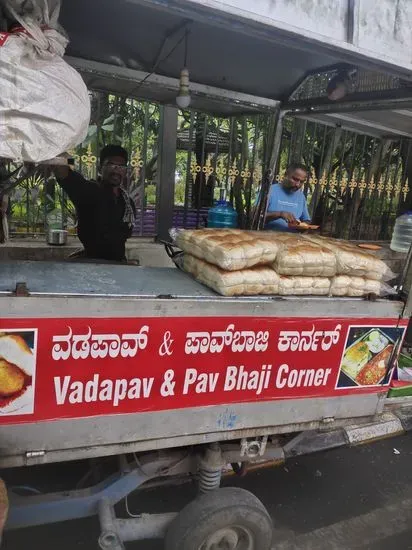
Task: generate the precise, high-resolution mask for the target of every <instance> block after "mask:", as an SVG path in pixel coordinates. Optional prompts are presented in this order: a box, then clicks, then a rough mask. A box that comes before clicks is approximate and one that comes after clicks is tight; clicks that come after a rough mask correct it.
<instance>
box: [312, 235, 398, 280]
mask: <svg viewBox="0 0 412 550" xmlns="http://www.w3.org/2000/svg"><path fill="white" fill-rule="evenodd" d="M304 238H305V239H306V240H308V241H310V242H313V243H315V244H319V245H321V246H323V247H324V248H327V249H329V250H330V251H332V252H333V253H334V254H335V255H336V262H337V264H336V266H337V274H338V275H349V276H351V277H365V278H366V279H373V280H375V281H381V280H384V281H390V280H391V279H393V278H395V277H396V275H395V274H394V273H392V271H391V270H390V269H389V267H388V266H387V265H386V264H385V262H384V261H382V260H381V259H380V258H377V257H376V256H374V254H372V253H371V252H367V251H366V250H362V249H360V248H359V247H358V246H357V245H356V244H354V243H351V242H348V241H342V240H338V239H331V238H329V237H320V236H318V235H316V236H306V235H305V237H304Z"/></svg>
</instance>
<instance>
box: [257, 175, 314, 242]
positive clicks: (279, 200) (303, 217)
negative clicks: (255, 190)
mask: <svg viewBox="0 0 412 550" xmlns="http://www.w3.org/2000/svg"><path fill="white" fill-rule="evenodd" d="M282 211H283V212H290V213H291V214H293V215H294V216H295V218H296V219H297V220H300V221H302V222H303V221H308V220H310V216H309V211H308V204H307V202H306V197H305V195H304V194H303V191H295V192H294V193H286V191H285V190H284V189H283V187H282V186H281V185H280V184H279V183H274V184H273V185H272V187H271V189H270V194H269V201H268V210H267V213H268V214H270V213H271V212H282ZM265 229H274V230H275V231H291V232H294V231H295V229H291V228H290V227H289V226H288V222H286V221H285V220H283V219H282V218H279V219H278V220H272V221H270V222H267V223H266V225H265Z"/></svg>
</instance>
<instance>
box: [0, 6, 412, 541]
mask: <svg viewBox="0 0 412 550" xmlns="http://www.w3.org/2000/svg"><path fill="white" fill-rule="evenodd" d="M75 4H76V3H74V5H75ZM104 4H105V5H106V8H107V9H109V5H110V2H106V3H104ZM124 4H125V5H124V8H125V10H126V7H127V9H129V8H130V5H132V4H133V6H135V5H138V6H141V9H142V11H141V12H139V13H141V15H142V18H141V23H140V24H142V25H143V24H145V21H146V19H145V17H149V15H150V16H152V17H154V14H157V15H158V21H164V20H165V18H166V20H167V16H169V17H170V20H171V21H173V22H176V21H175V20H176V19H178V18H179V17H180V18H181V17H183V18H185V17H187V16H188V15H190V17H192V18H193V21H195V23H196V22H199V21H201V23H199V25H204V24H206V23H205V18H206V19H207V20H208V23H207V24H208V25H212V23H211V19H213V18H214V19H215V22H214V23H213V24H216V29H217V31H216V32H217V33H219V32H220V31H221V29H222V22H224V20H225V17H227V10H226V12H225V17H223V15H222V13H221V12H219V9H218V7H216V6H206V7H205V8H202V9H201V10H200V11H198V10H199V8H198V7H196V9H195V7H194V5H195V4H197V2H181V3H179V5H176V6H171V7H170V6H166V8H165V6H161V4H162V3H161V2H141V3H140V2H139V3H135V2H130V3H128V2H125V3H124ZM150 4H153V6H155V7H154V8H153V6H150ZM207 4H210V5H212V4H215V3H214V2H209V3H207ZM222 4H223V3H222ZM228 4H229V3H228ZM231 4H236V2H232V3H231ZM261 4H266V3H264V2H262V3H261ZM267 4H270V3H269V2H268V3H267ZM286 4H287V3H286V2H285V6H286ZM348 4H349V5H352V3H351V2H349V3H348ZM67 6H69V3H67ZM149 8H150V9H151V8H153V10H154V11H153V12H150V9H149ZM185 8H187V12H185ZM212 8H213V9H214V11H213V10H212ZM65 9H66V10H69V8H68V7H67V8H65ZM71 9H72V7H71V4H70V10H71ZM88 9H90V8H87V10H88ZM145 10H146V11H145ZM147 10H148V11H147ZM208 10H209V11H208ZM67 13H69V12H67ZM71 13H72V14H74V13H75V11H74V8H73V12H71ZM87 13H89V12H87ZM87 13H86V14H85V18H86V19H87ZM119 13H120V14H121V15H120V16H121V17H123V14H122V12H121V10H120V12H119ZM350 13H351V14H352V16H353V13H352V12H350ZM148 14H149V15H148ZM232 16H233V17H234V15H233V13H232ZM255 16H256V17H250V21H249V24H250V27H247V24H246V21H245V20H246V14H245V13H244V12H242V13H241V14H239V17H240V18H241V21H240V20H239V21H238V25H239V29H240V30H239V29H238V30H239V35H241V33H243V32H245V30H247V32H248V34H247V33H246V34H247V35H248V36H249V37H250V35H251V34H252V33H253V31H255V32H256V35H258V37H259V40H260V41H261V44H265V43H266V44H269V43H270V44H271V47H273V42H271V40H270V39H269V37H268V36H267V32H268V28H267V22H265V23H264V24H263V23H262V14H261V15H260V16H259V17H258V14H255ZM69 19H70V18H69V17H68V20H67V21H68V22H69ZM350 20H351V19H350V18H349V21H350ZM236 21H237V20H236ZM344 21H346V19H344ZM64 23H65V21H64V20H63V24H64ZM341 23H342V24H343V22H342V21H341ZM345 24H346V23H345ZM242 25H243V27H242ZM273 27H274V28H273V29H272V31H273V32H274V33H275V34H276V33H280V35H282V37H283V38H282V41H281V42H282V44H281V46H279V47H280V49H281V50H282V51H283V50H284V49H285V48H287V38H288V36H289V35H288V33H287V32H286V31H285V30H284V29H283V30H280V28H281V27H282V25H278V26H276V25H275V24H273ZM283 27H284V25H283ZM335 30H336V29H335ZM69 31H70V29H69ZM346 31H347V32H348V36H349V37H350V36H352V40H353V21H352V27H351V29H346ZM233 32H234V31H233ZM308 33H309V31H308V30H306V31H304V32H303V35H302V36H303V37H302V40H303V43H307V44H308V47H309V46H310V47H312V46H313V45H314V46H315V49H316V50H319V49H321V42H322V41H321V40H320V38H319V37H317V38H315V39H313V40H309V37H308ZM195 34H196V33H195ZM292 34H293V32H292ZM309 34H310V33H309ZM201 36H202V35H201V33H199V40H201ZM285 37H286V46H285ZM290 37H291V36H289V38H290ZM238 39H239V40H240V42H241V36H240V37H239V36H238ZM324 42H325V41H324ZM74 43H75V46H74V47H73V52H72V54H74V53H75V49H76V41H75V42H74ZM301 46H302V44H301ZM333 48H335V50H336V52H338V54H337V55H344V51H345V52H346V53H345V55H348V56H349V57H350V58H351V59H352V60H353V59H356V60H359V61H362V62H364V63H366V64H369V63H370V64H372V65H379V64H380V63H383V64H385V65H386V66H387V67H389V66H390V67H391V70H395V69H396V67H395V65H396V64H395V62H394V61H393V60H388V59H386V60H385V61H382V60H380V59H379V54H378V53H375V55H374V56H372V54H370V53H369V54H366V52H365V51H363V50H362V48H361V47H355V46H354V45H353V44H352V45H351V44H350V43H347V44H346V45H345V44H343V41H341V43H339V44H337V43H335V44H332V45H331V44H328V45H326V43H325V44H323V54H324V56H325V57H327V55H326V52H330V51H331V50H333ZM86 50H87V47H86V46H85V51H86ZM368 56H369V57H368ZM92 57H93V56H92V55H91V54H90V58H92ZM372 58H373V59H372ZM402 59H403V60H404V65H405V66H402V64H401V63H399V66H398V70H399V71H400V73H402V74H403V75H405V74H410V73H408V71H410V68H407V67H406V61H405V58H404V57H403V58H402ZM72 62H73V65H75V66H76V67H78V68H79V69H81V70H82V72H83V75H84V76H85V78H86V81H88V83H89V84H90V85H95V86H97V87H98V88H104V87H106V86H108V85H109V83H110V84H111V85H113V86H114V87H117V88H119V87H123V89H125V88H126V89H127V88H129V89H130V90H133V87H134V88H136V81H137V82H138V83H139V82H140V85H139V89H138V90H135V92H136V94H138V95H139V94H143V95H145V94H148V93H149V91H148V90H149V87H148V83H149V82H150V79H147V80H146V81H145V82H144V83H142V80H143V79H142V78H141V77H142V75H141V74H140V73H139V74H138V75H137V76H136V74H135V75H134V76H133V75H132V72H133V71H132V69H125V68H124V67H123V66H121V65H120V66H117V67H113V66H111V64H110V63H109V62H107V61H106V63H105V64H104V65H103V64H102V63H101V62H100V61H99V62H92V61H90V60H89V61H88V60H84V59H80V58H79V59H77V60H76V59H72ZM394 67H395V68H394ZM128 71H130V73H129V74H128ZM137 72H138V71H136V73H137ZM153 72H154V70H153ZM120 73H121V74H120ZM132 76H133V78H132ZM143 78H144V77H143ZM154 80H155V85H154V86H153V87H152V97H155V96H156V97H157V98H158V99H159V100H162V101H168V97H169V96H170V94H171V93H175V88H174V87H175V86H176V82H174V81H173V79H170V78H168V77H166V76H162V77H156V78H155V79H154ZM210 80H212V79H211V78H210ZM239 87H240V86H239ZM193 89H194V96H195V101H197V102H198V103H201V102H202V101H205V96H207V94H208V93H209V96H210V97H211V98H212V102H216V101H217V99H216V98H217V96H219V101H221V102H222V103H223V104H225V105H228V104H230V102H233V103H234V105H235V108H236V109H239V108H241V107H242V106H243V107H244V106H245V105H246V104H248V105H249V107H250V108H253V109H257V110H259V108H260V107H261V108H262V109H266V108H273V107H274V108H276V109H278V108H279V105H278V104H277V102H273V100H263V99H261V100H259V99H258V98H256V97H255V98H253V97H250V96H247V95H246V94H243V95H242V94H240V95H239V94H234V93H232V92H227V93H224V92H223V91H222V90H220V91H218V90H217V89H216V88H210V89H208V85H207V84H202V85H199V86H196V85H195V86H194V87H193ZM404 93H405V97H404V101H405V103H404V107H405V108H407V104H406V99H408V98H409V96H408V94H407V93H406V92H404ZM408 93H409V92H408ZM156 94H157V95H156ZM409 100H410V98H409ZM380 101H381V104H380V105H381V106H382V105H384V104H385V102H387V101H389V100H388V98H381V99H380ZM350 105H352V104H351V103H350V102H348V105H345V108H348V107H349V106H350ZM239 106H240V107H239ZM259 106H260V107H259ZM391 106H393V105H392V104H390V105H389V107H391ZM352 107H353V105H352ZM389 107H388V108H389ZM288 108H290V106H289V107H288ZM320 109H321V106H319V110H320ZM322 114H323V115H325V116H327V115H330V108H329V111H328V112H327V113H326V114H325V113H324V112H323V113H322ZM311 116H313V109H312V111H311ZM172 123H173V118H172ZM357 124H365V122H364V121H362V120H360V122H359V121H358V122H357ZM165 134H166V137H167V128H166V130H165ZM164 141H165V144H164V145H165V148H166V154H165V155H164V158H165V162H166V167H165V168H164V169H165V171H166V168H167V158H168V154H167V143H166V138H164ZM273 154H274V157H275V156H276V140H275V145H274V153H273ZM0 267H1V270H0V300H1V312H2V313H1V321H0V322H1V324H0V332H1V338H0V354H2V353H3V355H4V353H6V352H5V351H4V350H3V352H2V351H1V345H3V346H7V350H6V351H7V353H9V354H10V355H11V356H13V357H14V363H15V364H17V365H18V364H20V365H24V366H25V368H24V370H25V372H26V373H27V374H28V376H26V378H24V379H21V380H19V379H18V378H17V379H16V378H13V380H12V382H8V383H13V384H15V387H17V388H19V391H18V392H17V393H18V395H17V398H16V394H14V397H13V399H8V398H7V397H6V396H5V397H4V398H3V400H2V401H3V402H2V406H1V416H0V423H1V433H2V437H1V447H0V465H1V467H2V468H16V467H26V466H32V465H39V464H43V465H44V464H51V463H55V462H65V461H74V460H88V459H94V460H99V459H102V458H103V457H108V456H116V457H118V467H117V470H116V471H113V472H111V473H110V475H108V476H107V477H106V478H104V479H99V480H98V482H96V483H95V484H92V483H91V484H88V485H87V487H86V488H82V489H73V490H65V491H64V492H61V493H49V494H36V495H27V494H25V495H24V496H23V495H22V494H21V492H20V494H18V491H14V490H13V487H11V488H9V497H10V512H9V518H8V528H10V529H13V528H19V527H25V526H29V525H39V524H44V523H51V522H58V521H63V520H69V519H75V518H81V517H87V516H92V515H98V516H99V520H100V525H101V535H100V539H99V544H100V547H101V548H103V549H108V550H120V549H121V548H124V543H125V542H128V541H134V540H140V539H148V538H154V537H157V538H162V537H163V536H165V539H166V543H165V544H166V548H167V549H169V550H177V549H182V550H183V549H184V550H199V549H200V548H202V549H203V548H210V549H211V548H233V549H236V548H256V549H258V550H264V549H269V548H270V544H271V539H272V525H271V521H270V518H269V516H268V513H267V512H266V510H265V509H264V507H263V505H262V504H261V503H260V502H259V501H258V500H257V499H256V498H255V497H254V496H253V495H251V494H250V493H248V492H246V491H243V490H240V489H231V488H226V489H219V486H220V480H221V476H222V472H224V471H225V469H226V465H227V464H232V465H233V468H234V469H235V470H236V471H239V470H240V471H242V470H243V471H244V469H245V464H248V463H256V462H257V463H260V462H262V461H264V460H266V461H269V462H270V461H271V462H272V463H279V462H282V461H284V460H285V459H287V458H288V457H290V456H295V455H297V454H303V453H306V452H313V451H317V450H321V449H327V448H332V447H338V446H341V445H347V444H352V445H356V444H358V443H361V442H367V441H372V440H375V439H377V438H380V437H388V436H390V435H396V434H400V433H403V432H405V431H407V430H409V429H410V428H411V426H412V421H411V419H412V409H411V408H410V404H409V401H408V398H405V399H401V400H391V402H390V403H388V400H387V393H388V385H389V382H390V375H391V373H392V371H393V367H394V365H395V362H396V356H397V353H398V352H399V349H400V347H401V345H402V340H403V337H404V334H405V331H406V328H407V325H408V322H409V318H410V315H411V308H412V294H411V293H410V292H409V290H410V289H409V288H407V286H405V288H403V292H400V289H399V292H398V294H397V295H396V296H394V297H390V298H387V299H373V300H370V299H362V298H339V299H338V298H329V297H264V296H263V297H249V298H247V297H238V298H225V297H221V296H218V295H216V294H215V293H214V292H213V291H211V290H209V289H207V288H206V287H204V286H202V285H201V284H199V283H197V282H196V281H194V280H192V279H191V278H190V277H189V276H188V275H186V274H185V273H183V272H182V271H180V270H177V269H167V268H164V269H154V268H136V267H130V266H115V265H91V264H72V263H70V264H63V263H60V264H59V263H47V262H44V263H43V262H4V263H2V265H1V266H0ZM406 275H407V273H406ZM405 280H410V277H408V276H406V279H405ZM376 341H379V342H381V344H382V343H383V345H382V347H379V346H378V348H376V349H375V351H374V345H375V344H376ZM374 343H375V344H374ZM359 344H361V346H359ZM368 345H369V347H368ZM362 346H363V348H365V346H366V347H367V348H368V350H369V351H368V357H367V361H371V360H372V361H373V359H374V358H375V357H376V356H378V355H379V354H380V353H382V352H383V351H384V350H385V349H387V348H388V349H389V348H390V351H391V354H390V361H389V363H388V365H387V367H388V368H387V374H386V375H385V376H384V377H382V378H381V379H380V380H379V381H378V382H377V383H376V384H375V385H372V386H368V385H365V384H363V383H359V380H358V381H357V376H358V375H359V373H360V370H361V369H360V368H359V369H358V370H356V368H355V371H353V373H352V376H351V374H350V368H351V365H352V367H353V364H354V363H355V365H356V364H357V365H358V366H359V364H360V363H363V366H364V365H365V364H366V363H365V357H364V356H361V357H359V348H360V347H362ZM355 352H356V353H355ZM348 364H349V366H348ZM345 365H346V368H345ZM348 373H349V374H348ZM12 374H13V373H12ZM19 383H20V384H21V386H19ZM183 473H191V474H196V476H197V479H198V485H199V493H200V495H201V496H199V497H198V498H197V499H196V500H195V501H193V502H192V503H191V504H189V505H188V506H187V507H186V508H185V509H184V510H183V511H181V512H180V513H169V514H158V515H146V514H143V515H140V516H139V517H130V518H128V519H119V518H117V517H116V515H115V512H114V506H115V505H116V504H117V503H118V502H120V501H121V500H122V499H124V498H126V497H127V495H129V494H130V493H132V492H133V491H135V490H137V489H138V488H140V487H141V486H142V485H143V484H145V483H146V482H148V481H151V480H154V479H157V478H167V477H171V476H175V475H178V474H183ZM242 545H243V546H242Z"/></svg>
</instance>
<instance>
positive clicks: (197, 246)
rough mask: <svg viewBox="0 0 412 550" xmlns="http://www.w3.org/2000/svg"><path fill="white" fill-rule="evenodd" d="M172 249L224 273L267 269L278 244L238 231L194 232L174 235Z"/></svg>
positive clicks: (263, 234)
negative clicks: (187, 254)
mask: <svg viewBox="0 0 412 550" xmlns="http://www.w3.org/2000/svg"><path fill="white" fill-rule="evenodd" d="M176 245H177V246H179V247H180V248H181V249H182V250H183V251H184V252H187V253H189V254H191V255H193V256H195V257H196V258H199V259H200V260H205V261H206V262H208V263H209V264H213V265H216V266H218V267H219V268H221V269H223V270H226V271H238V270H240V269H247V268H250V267H254V266H258V265H269V264H270V263H271V262H273V261H274V260H275V259H276V255H277V253H278V250H279V246H278V244H277V243H276V242H275V241H274V240H273V239H271V238H268V236H267V235H266V234H265V233H261V232H258V231H242V230H240V229H197V230H187V231H180V232H177V234H176Z"/></svg>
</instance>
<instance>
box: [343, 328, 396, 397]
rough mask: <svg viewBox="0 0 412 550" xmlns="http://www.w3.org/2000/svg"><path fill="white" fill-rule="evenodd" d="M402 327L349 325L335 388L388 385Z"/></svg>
mask: <svg viewBox="0 0 412 550" xmlns="http://www.w3.org/2000/svg"><path fill="white" fill-rule="evenodd" d="M404 333H405V328H404V327H375V328H371V327H370V326H369V327H361V326H352V327H349V331H348V336H347V339H346V344H345V349H344V352H343V357H342V361H341V365H340V371H339V378H338V383H337V386H336V387H337V388H340V389H343V388H355V387H358V388H365V387H371V386H372V387H373V386H387V385H388V384H390V381H391V378H392V374H393V366H394V361H393V360H392V359H393V357H394V355H396V354H397V353H398V351H399V349H400V345H401V343H402V340H403V336H404Z"/></svg>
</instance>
